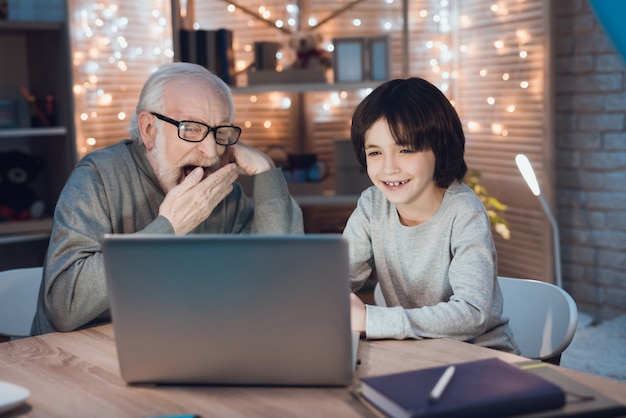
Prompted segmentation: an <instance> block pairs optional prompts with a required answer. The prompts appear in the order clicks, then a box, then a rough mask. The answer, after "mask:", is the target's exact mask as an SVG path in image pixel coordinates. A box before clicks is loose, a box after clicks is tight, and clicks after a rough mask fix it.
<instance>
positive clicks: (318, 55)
mask: <svg viewBox="0 0 626 418" xmlns="http://www.w3.org/2000/svg"><path fill="white" fill-rule="evenodd" d="M321 42H322V37H321V35H320V34H319V33H316V32H302V33H298V34H296V35H294V36H293V37H292V38H290V39H289V47H290V48H291V49H293V51H294V53H295V59H294V61H293V62H292V63H291V65H289V66H288V67H287V68H286V69H285V70H284V71H276V69H275V67H274V68H269V67H266V66H263V67H262V68H259V66H258V65H255V67H256V68H255V70H254V71H250V72H249V73H248V84H249V85H256V84H269V83H326V82H327V77H326V73H327V72H328V70H329V69H330V68H332V60H331V56H330V54H329V53H328V52H327V51H326V50H324V49H323V48H322V47H321V46H320V44H321ZM262 44H267V43H266V42H263V43H262ZM271 51H273V49H271V50H270V51H267V52H263V54H264V56H265V55H267V54H271ZM256 52H257V46H256V44H255V64H256V61H257V60H258V55H256Z"/></svg>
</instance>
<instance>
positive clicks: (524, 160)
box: [515, 154, 563, 287]
mask: <svg viewBox="0 0 626 418" xmlns="http://www.w3.org/2000/svg"><path fill="white" fill-rule="evenodd" d="M515 163H516V164H517V168H518V169H519V171H520V173H522V177H524V180H526V184H528V187H529V188H530V191H531V192H532V193H533V194H534V195H535V196H537V197H538V198H539V201H540V202H541V207H542V208H543V211H544V212H545V213H546V215H547V216H548V220H549V221H550V224H551V225H552V242H553V244H554V272H555V275H556V285H557V286H559V287H563V282H562V279H561V247H560V242H559V226H558V224H557V223H556V219H554V215H553V214H552V211H551V210H550V206H549V205H548V202H546V198H545V197H544V195H543V193H541V188H540V187H539V182H538V181H537V176H536V175H535V170H533V167H532V166H531V165H530V161H529V160H528V157H527V156H526V155H524V154H517V155H516V156H515Z"/></svg>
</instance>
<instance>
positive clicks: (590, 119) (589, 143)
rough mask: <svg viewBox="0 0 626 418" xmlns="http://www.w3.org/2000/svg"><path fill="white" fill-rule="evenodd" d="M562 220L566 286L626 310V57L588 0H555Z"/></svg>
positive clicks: (608, 308)
mask: <svg viewBox="0 0 626 418" xmlns="http://www.w3.org/2000/svg"><path fill="white" fill-rule="evenodd" d="M554 8H555V9H554V20H553V22H552V23H553V32H554V46H555V50H554V51H553V52H554V70H553V71H554V93H555V103H554V104H555V118H556V120H555V129H556V132H555V134H556V136H555V138H556V173H557V175H556V187H557V194H556V196H557V219H558V222H559V226H560V231H561V249H562V250H561V253H562V263H563V264H562V265H563V281H564V287H565V288H566V289H567V290H568V291H569V292H570V293H571V294H572V296H573V297H574V299H575V300H576V302H577V303H578V305H579V307H580V308H581V309H582V310H583V311H585V312H588V313H590V314H593V315H595V316H596V319H607V318H612V317H614V316H616V315H618V314H624V313H626V57H622V56H621V55H619V53H618V52H617V50H616V49H615V47H614V45H613V43H612V41H611V39H610V38H609V37H608V35H607V34H606V32H605V31H604V28H603V27H602V24H601V23H600V22H599V21H598V19H597V18H596V16H595V14H594V12H593V9H592V8H591V5H590V4H589V3H588V2H587V0H556V1H555V2H554Z"/></svg>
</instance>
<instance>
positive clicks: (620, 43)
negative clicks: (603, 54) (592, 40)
mask: <svg viewBox="0 0 626 418" xmlns="http://www.w3.org/2000/svg"><path fill="white" fill-rule="evenodd" d="M589 3H590V4H591V6H592V8H593V9H594V11H595V13H596V16H597V17H598V19H599V20H600V22H602V25H603V26H604V29H605V30H606V32H607V33H608V34H609V36H610V37H611V39H612V40H613V43H614V44H615V47H616V48H617V50H618V51H619V53H620V54H621V55H622V58H623V59H624V60H626V25H624V18H625V17H626V1H623V0H589Z"/></svg>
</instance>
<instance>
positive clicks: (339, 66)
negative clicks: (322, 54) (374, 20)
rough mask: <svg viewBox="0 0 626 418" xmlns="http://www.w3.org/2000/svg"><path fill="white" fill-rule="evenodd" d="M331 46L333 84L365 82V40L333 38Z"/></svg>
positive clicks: (361, 38) (358, 38)
mask: <svg viewBox="0 0 626 418" xmlns="http://www.w3.org/2000/svg"><path fill="white" fill-rule="evenodd" d="M333 45H334V46H335V49H334V51H333V70H334V71H333V72H334V76H335V83H340V82H353V81H364V80H366V79H367V77H366V74H367V61H366V55H365V48H366V44H365V38H363V37H347V38H335V39H333Z"/></svg>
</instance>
